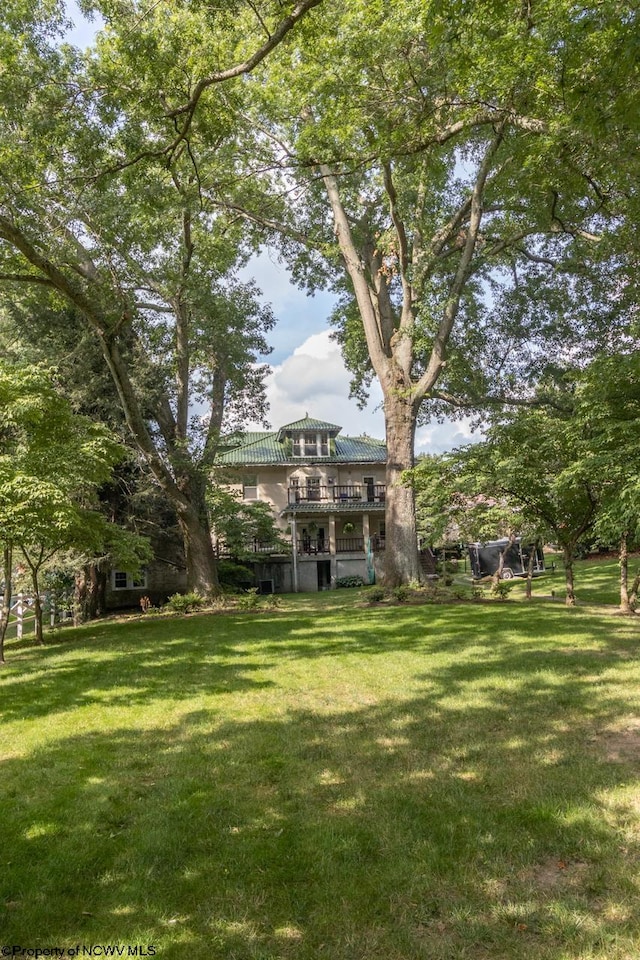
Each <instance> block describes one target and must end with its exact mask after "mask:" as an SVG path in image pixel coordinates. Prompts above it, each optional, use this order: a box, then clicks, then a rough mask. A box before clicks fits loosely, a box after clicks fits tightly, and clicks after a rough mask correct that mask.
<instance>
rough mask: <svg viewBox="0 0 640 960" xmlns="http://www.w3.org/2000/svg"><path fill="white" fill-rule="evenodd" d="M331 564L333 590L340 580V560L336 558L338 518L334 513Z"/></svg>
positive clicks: (330, 539) (330, 549)
mask: <svg viewBox="0 0 640 960" xmlns="http://www.w3.org/2000/svg"><path fill="white" fill-rule="evenodd" d="M329 554H330V556H329V563H330V565H331V589H332V590H333V588H334V587H335V585H336V580H337V579H338V559H337V557H336V518H335V515H334V514H333V513H330V514H329Z"/></svg>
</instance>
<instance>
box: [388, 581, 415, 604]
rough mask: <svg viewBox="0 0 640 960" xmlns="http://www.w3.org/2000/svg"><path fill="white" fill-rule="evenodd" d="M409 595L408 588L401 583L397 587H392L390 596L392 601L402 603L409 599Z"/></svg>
mask: <svg viewBox="0 0 640 960" xmlns="http://www.w3.org/2000/svg"><path fill="white" fill-rule="evenodd" d="M410 593H411V591H410V589H409V587H408V586H406V585H405V584H403V583H401V584H400V586H399V587H394V588H393V590H392V591H391V596H392V597H393V598H394V600H397V601H398V603H404V602H405V600H408V599H409V594H410Z"/></svg>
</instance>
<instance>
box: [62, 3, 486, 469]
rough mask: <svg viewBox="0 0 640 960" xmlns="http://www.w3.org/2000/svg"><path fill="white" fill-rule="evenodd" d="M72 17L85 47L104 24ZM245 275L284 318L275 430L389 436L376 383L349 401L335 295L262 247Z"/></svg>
mask: <svg viewBox="0 0 640 960" xmlns="http://www.w3.org/2000/svg"><path fill="white" fill-rule="evenodd" d="M67 12H68V15H69V18H70V19H71V20H72V21H73V23H74V27H73V29H72V30H70V31H69V33H68V34H67V36H66V39H67V40H68V41H69V42H70V43H73V44H75V45H77V46H79V47H84V46H87V45H88V44H89V43H91V41H92V39H93V36H94V34H95V31H96V30H97V29H98V28H99V26H100V22H99V20H94V21H92V22H90V21H87V20H86V19H85V18H84V17H83V15H82V14H81V13H80V11H79V8H78V6H77V3H76V2H75V0H67ZM243 276H244V277H253V278H254V279H255V281H256V283H257V285H258V287H259V288H260V289H261V290H262V293H263V297H264V299H265V301H266V302H268V303H270V304H271V307H272V309H273V311H274V314H275V316H276V317H277V320H278V322H277V324H276V327H275V328H274V329H273V330H272V331H271V334H270V337H269V340H270V344H271V346H272V347H273V351H272V353H271V354H270V355H269V357H268V358H267V360H268V363H269V365H270V373H269V376H268V378H267V384H266V388H267V397H268V400H269V404H270V411H269V418H270V421H271V425H272V426H273V427H274V428H277V427H279V426H282V425H283V424H285V423H290V422H292V421H294V420H299V419H300V418H301V417H303V416H304V415H305V413H309V415H310V416H312V417H317V418H318V419H321V420H328V421H329V422H331V423H337V424H339V425H340V426H341V427H342V428H343V432H344V433H345V434H347V435H351V436H357V435H360V434H363V433H366V434H368V435H369V436H372V437H379V438H381V439H382V438H384V417H383V413H382V406H381V400H382V395H381V391H380V388H379V386H378V385H377V383H375V384H374V385H373V387H372V390H371V396H370V400H369V403H368V405H367V408H366V409H365V410H360V409H359V408H358V406H357V404H356V402H355V401H354V400H351V399H350V398H349V374H348V372H347V370H346V369H345V366H344V364H343V362H342V357H341V355H340V351H339V349H338V347H337V345H336V344H335V343H334V342H333V341H332V340H331V339H330V328H329V324H328V317H329V315H330V313H331V309H332V307H333V303H334V300H333V297H332V295H331V294H329V293H322V292H321V293H318V294H316V295H315V296H313V297H310V296H307V294H306V293H305V292H304V291H303V290H300V289H298V288H297V287H295V286H294V285H293V284H292V283H291V280H290V276H289V274H288V272H287V270H286V268H285V267H284V265H283V264H282V263H280V262H279V260H278V257H277V252H276V251H269V250H264V251H263V252H262V253H261V254H260V255H259V256H257V257H255V258H254V259H253V260H252V261H251V262H250V263H249V265H248V266H247V267H246V268H245V270H244V271H243ZM247 426H254V427H257V426H259V425H256V424H247ZM470 439H471V432H470V428H469V425H468V422H467V421H464V420H463V421H460V422H456V423H450V422H445V423H444V424H439V423H432V424H429V425H428V426H425V427H421V428H419V429H418V431H417V434H416V452H417V453H427V452H428V453H438V452H441V451H443V450H449V449H451V448H452V447H454V446H457V445H459V444H462V443H466V442H468V441H469V440H470Z"/></svg>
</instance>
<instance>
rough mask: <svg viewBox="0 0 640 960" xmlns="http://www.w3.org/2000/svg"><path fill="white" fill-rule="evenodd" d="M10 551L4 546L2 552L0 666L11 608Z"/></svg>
mask: <svg viewBox="0 0 640 960" xmlns="http://www.w3.org/2000/svg"><path fill="white" fill-rule="evenodd" d="M12 553H13V551H12V549H11V545H10V544H8V543H7V544H5V545H4V547H3V550H2V579H3V580H4V590H3V591H2V610H1V611H0V664H2V663H5V659H4V638H5V634H6V632H7V627H8V626H9V613H10V608H11V562H12Z"/></svg>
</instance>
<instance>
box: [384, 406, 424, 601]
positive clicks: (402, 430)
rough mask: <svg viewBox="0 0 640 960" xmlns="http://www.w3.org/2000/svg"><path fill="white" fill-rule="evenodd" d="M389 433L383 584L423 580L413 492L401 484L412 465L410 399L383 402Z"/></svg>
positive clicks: (412, 443)
mask: <svg viewBox="0 0 640 960" xmlns="http://www.w3.org/2000/svg"><path fill="white" fill-rule="evenodd" d="M384 409H385V426H386V436H387V473H386V480H387V493H386V511H385V524H386V531H387V537H386V545H385V557H384V583H385V586H387V587H395V586H398V585H400V584H403V583H408V582H409V581H410V580H420V578H421V573H422V571H421V567H420V559H419V556H418V534H417V530H416V511H415V501H414V491H413V487H412V486H411V485H409V486H407V485H405V484H404V483H402V474H403V472H404V471H405V470H410V469H411V468H412V466H413V445H414V437H415V416H414V414H413V410H412V407H411V402H410V401H409V400H408V399H405V398H403V397H387V398H386V400H385V404H384Z"/></svg>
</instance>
